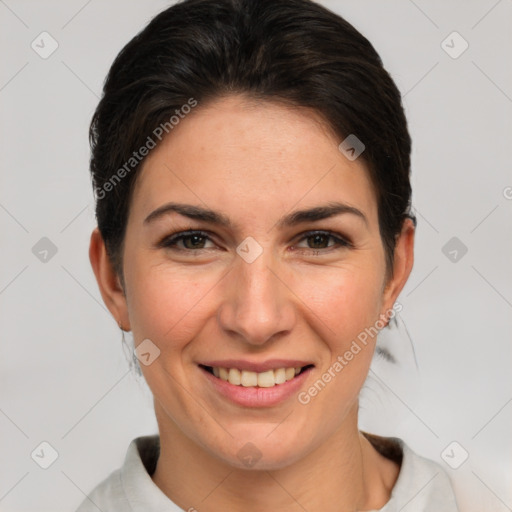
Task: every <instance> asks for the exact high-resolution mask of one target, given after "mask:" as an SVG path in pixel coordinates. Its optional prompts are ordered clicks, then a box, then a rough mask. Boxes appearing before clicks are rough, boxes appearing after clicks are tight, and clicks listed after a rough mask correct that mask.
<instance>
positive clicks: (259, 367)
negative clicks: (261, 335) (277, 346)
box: [199, 359, 313, 385]
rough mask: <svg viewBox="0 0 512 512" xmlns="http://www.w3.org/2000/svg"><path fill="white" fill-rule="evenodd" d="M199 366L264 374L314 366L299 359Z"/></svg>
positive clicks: (231, 360)
mask: <svg viewBox="0 0 512 512" xmlns="http://www.w3.org/2000/svg"><path fill="white" fill-rule="evenodd" d="M199 364H201V365H203V366H211V367H215V366H216V367H217V368H236V369H237V370H245V371H248V372H256V373H262V372H266V371H267V370H277V369H278V368H297V367H299V366H300V367H301V368H303V367H304V366H309V365H313V362H311V361H299V360H297V359H268V360H267V361H262V362H259V363H258V362H256V361H246V360H244V359H224V360H222V361H221V360H217V361H201V362H200V363H199ZM280 385H282V384H280Z"/></svg>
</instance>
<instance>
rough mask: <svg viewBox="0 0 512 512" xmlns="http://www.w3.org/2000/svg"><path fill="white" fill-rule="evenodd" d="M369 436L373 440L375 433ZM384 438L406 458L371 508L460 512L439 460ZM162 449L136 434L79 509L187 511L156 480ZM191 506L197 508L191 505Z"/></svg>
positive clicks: (151, 439) (83, 511)
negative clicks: (386, 495) (383, 499)
mask: <svg viewBox="0 0 512 512" xmlns="http://www.w3.org/2000/svg"><path fill="white" fill-rule="evenodd" d="M367 437H368V438H369V440H370V442H373V441H372V439H371V437H373V436H367ZM379 439H381V440H382V441H384V442H385V443H387V444H388V446H394V447H395V452H398V453H399V454H400V452H401V455H402V463H401V467H400V473H399V475H398V479H397V481H396V483H395V486H394V487H393V490H392V492H391V498H390V500H389V501H388V502H387V503H386V505H384V507H382V508H381V509H380V510H379V511H372V512H399V511H400V512H458V508H457V504H456V501H455V496H454V493H453V490H452V486H451V483H450V480H449V478H448V475H447V474H446V473H445V472H444V470H443V469H442V468H441V467H440V466H439V465H438V464H436V463H435V462H433V461H431V460H428V459H425V458H423V457H421V456H419V455H417V454H416V453H414V452H413V451H412V450H411V449H410V448H409V447H408V446H407V445H406V444H405V443H404V442H403V441H402V440H400V439H397V438H379ZM374 446H375V447H376V448H377V449H378V450H379V451H381V450H382V446H380V447H379V446H377V445H375V444H374ZM159 452H160V438H159V436H158V435H153V436H142V437H137V438H136V439H133V440H132V442H131V443H130V445H129V447H128V450H127V453H126V457H125V460H124V463H123V465H122V467H121V468H119V469H117V470H116V471H114V472H112V473H111V474H110V476H108V477H107V478H106V479H105V480H104V481H103V482H101V483H100V484H99V485H98V486H97V487H96V488H95V489H94V490H93V491H92V492H91V493H90V494H89V495H88V497H86V498H85V499H84V501H83V502H82V504H81V505H80V507H79V508H78V509H77V511H76V512H98V511H101V512H183V509H181V508H180V507H178V506H177V505H176V504H175V503H174V502H173V501H171V500H170V499H169V498H168V497H167V496H166V495H165V494H164V493H163V492H162V491H161V490H160V488H159V487H158V486H157V485H156V484H155V483H154V482H153V480H152V479H151V474H153V471H154V470H155V467H156V462H157V460H158V456H159ZM383 455H385V454H384V453H383ZM388 455H389V454H388ZM189 510H194V509H193V508H192V505H191V507H190V509H189Z"/></svg>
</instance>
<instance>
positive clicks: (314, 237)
mask: <svg viewBox="0 0 512 512" xmlns="http://www.w3.org/2000/svg"><path fill="white" fill-rule="evenodd" d="M326 238H327V237H326V235H311V236H310V237H309V239H310V240H313V246H314V247H312V249H322V248H325V243H322V239H323V241H324V242H325V239H326ZM317 244H320V246H319V245H317Z"/></svg>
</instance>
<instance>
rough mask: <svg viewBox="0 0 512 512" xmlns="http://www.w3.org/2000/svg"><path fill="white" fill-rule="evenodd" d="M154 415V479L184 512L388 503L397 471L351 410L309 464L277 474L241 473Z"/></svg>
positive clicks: (355, 507) (347, 508) (286, 511)
mask: <svg viewBox="0 0 512 512" xmlns="http://www.w3.org/2000/svg"><path fill="white" fill-rule="evenodd" d="M155 405H156V404H155ZM155 409H156V411H157V419H158V424H159V431H160V457H159V459H158V463H157V467H156V470H155V472H154V474H153V476H152V479H153V481H154V483H155V484H156V485H157V486H158V487H159V488H160V489H161V490H162V491H163V492H164V494H166V495H167V496H168V497H169V498H170V499H171V500H172V501H173V502H174V503H176V504H177V505H178V506H180V507H181V508H183V509H184V510H187V511H191V512H194V510H197V511H200V512H213V511H218V510H230V511H233V512H238V511H244V512H256V511H261V510H271V509H277V510H280V511H283V512H292V511H297V510H323V511H324V512H331V511H332V512H338V511H340V510H343V511H356V510H371V509H379V508H381V507H383V506H384V505H385V504H386V502H387V501H388V500H389V497H390V492H391V489H392V487H393V485H394V483H395V481H396V478H397V476H398V471H399V468H398V466H396V465H395V464H394V463H393V462H391V461H389V460H388V459H385V458H384V457H383V456H381V455H380V454H379V453H378V452H377V451H376V450H375V449H374V448H373V446H372V445H371V444H370V443H369V442H368V440H367V439H366V438H365V437H364V436H363V435H361V434H360V433H359V431H358V429H357V408H356V407H355V408H354V411H353V412H352V413H351V414H350V417H348V418H347V420H346V421H345V422H344V424H343V426H342V428H340V429H339V430H338V431H336V432H335V433H334V434H333V435H332V436H331V437H330V438H328V439H326V440H325V441H324V442H322V444H320V445H319V446H317V447H316V448H315V449H314V450H313V451H311V452H310V453H309V454H308V455H307V456H306V457H303V458H302V459H300V460H298V461H297V462H294V463H293V464H291V465H289V466H286V467H284V468H280V469H275V470H254V469H239V468H236V467H233V466H231V465H229V464H227V463H226V462H225V461H223V460H222V459H219V458H218V457H215V456H213V455H212V454H211V453H210V452H208V451H206V450H205V449H204V448H203V447H202V446H200V445H198V444H197V443H195V442H194V441H192V440H191V439H190V438H188V437H187V436H185V435H184V434H183V432H182V431H181V430H180V429H179V428H178V427H177V426H176V424H174V423H173V422H171V421H170V419H169V417H168V416H166V415H165V414H164V415H163V416H162V414H159V413H158V410H157V407H156V408H155ZM160 412H161V411H160ZM164 416H165V420H167V421H165V420H164ZM263 491H264V492H263Z"/></svg>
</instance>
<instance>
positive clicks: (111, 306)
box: [89, 228, 130, 331]
mask: <svg viewBox="0 0 512 512" xmlns="http://www.w3.org/2000/svg"><path fill="white" fill-rule="evenodd" d="M89 260H90V262H91V265H92V269H93V271H94V275H95V276H96V281H97V282H98V286H99V289H100V293H101V296H102V298H103V302H104V303H105V305H106V306H107V308H108V310H109V311H110V313H112V316H113V317H114V319H115V320H116V323H117V324H118V325H119V324H120V327H122V328H123V330H125V331H129V330H130V320H129V317H128V307H127V304H126V296H125V293H124V290H123V287H122V285H121V281H120V279H119V276H118V275H117V273H116V272H115V270H114V267H113V266H112V264H111V262H110V259H109V257H108V254H107V249H106V247H105V242H104V241H103V237H102V236H101V233H100V231H99V229H98V228H95V229H94V231H93V232H92V234H91V243H90V245H89Z"/></svg>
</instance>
